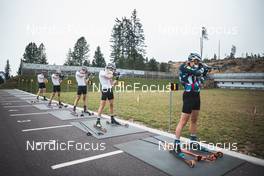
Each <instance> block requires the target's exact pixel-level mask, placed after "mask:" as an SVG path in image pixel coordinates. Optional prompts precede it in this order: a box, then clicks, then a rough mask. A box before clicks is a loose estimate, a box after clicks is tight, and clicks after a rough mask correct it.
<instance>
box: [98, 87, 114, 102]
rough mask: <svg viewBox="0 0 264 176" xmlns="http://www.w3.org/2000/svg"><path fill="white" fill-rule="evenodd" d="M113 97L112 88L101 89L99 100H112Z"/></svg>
mask: <svg viewBox="0 0 264 176" xmlns="http://www.w3.org/2000/svg"><path fill="white" fill-rule="evenodd" d="M113 99H114V93H113V89H103V90H102V97H101V100H113Z"/></svg>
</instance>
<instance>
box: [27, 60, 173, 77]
mask: <svg viewBox="0 0 264 176" xmlns="http://www.w3.org/2000/svg"><path fill="white" fill-rule="evenodd" d="M87 68H88V70H89V71H90V72H93V73H95V74H98V73H99V72H100V70H103V69H104V68H102V67H87ZM80 69H81V66H64V65H45V64H31V63H23V64H22V74H23V75H32V74H34V75H36V74H37V73H39V72H42V71H44V72H46V73H47V74H48V75H50V74H52V73H53V72H55V71H56V70H60V71H61V72H62V73H63V74H65V75H68V76H70V75H74V74H75V72H76V71H77V70H80ZM117 71H119V72H121V74H122V75H126V76H128V77H140V78H146V79H176V78H177V77H178V76H177V74H175V73H171V72H154V71H143V70H128V69H117Z"/></svg>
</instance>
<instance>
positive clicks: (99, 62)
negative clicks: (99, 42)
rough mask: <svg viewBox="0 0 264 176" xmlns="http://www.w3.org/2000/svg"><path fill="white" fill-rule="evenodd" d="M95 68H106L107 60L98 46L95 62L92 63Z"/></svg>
mask: <svg viewBox="0 0 264 176" xmlns="http://www.w3.org/2000/svg"><path fill="white" fill-rule="evenodd" d="M92 66H93V67H105V66H106V63H105V59H104V56H103V53H102V52H101V49H100V46H97V48H96V51H95V52H94V60H93V62H92Z"/></svg>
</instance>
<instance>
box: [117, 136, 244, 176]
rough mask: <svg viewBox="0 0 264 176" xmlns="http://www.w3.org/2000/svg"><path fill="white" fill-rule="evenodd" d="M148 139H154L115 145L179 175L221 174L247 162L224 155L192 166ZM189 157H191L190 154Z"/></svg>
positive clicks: (159, 167)
mask: <svg viewBox="0 0 264 176" xmlns="http://www.w3.org/2000/svg"><path fill="white" fill-rule="evenodd" d="M148 140H149V141H152V140H153V139H151V138H146V139H143V140H136V141H131V142H127V143H123V144H118V145H115V147H117V148H118V149H121V150H123V151H125V152H126V153H128V154H130V155H132V156H134V157H136V158H138V159H140V160H142V161H144V162H146V163H148V164H150V165H152V166H154V167H156V168H158V169H160V170H162V171H164V172H166V173H168V174H170V175H177V176H178V175H179V176H205V175H208V176H209V175H210V176H211V175H214V176H220V175H224V174H225V173H227V172H228V171H230V170H232V169H234V168H236V167H238V166H240V165H241V164H243V163H244V162H245V161H243V160H240V159H237V158H234V157H231V156H228V155H224V157H223V158H220V159H218V160H216V161H212V162H210V161H200V162H197V163H196V166H195V167H194V168H190V167H189V166H188V165H186V164H185V163H184V162H182V161H181V160H180V159H178V158H176V157H175V156H174V155H172V154H171V153H170V152H169V151H165V150H163V149H162V147H160V146H159V145H157V144H154V143H155V142H154V143H153V142H147V141H148ZM154 140H155V139H154ZM157 143H158V142H157ZM187 158H188V159H190V157H189V156H188V157H187Z"/></svg>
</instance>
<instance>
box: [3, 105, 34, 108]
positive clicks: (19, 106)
mask: <svg viewBox="0 0 264 176" xmlns="http://www.w3.org/2000/svg"><path fill="white" fill-rule="evenodd" d="M24 107H32V105H17V106H4V108H24Z"/></svg>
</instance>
